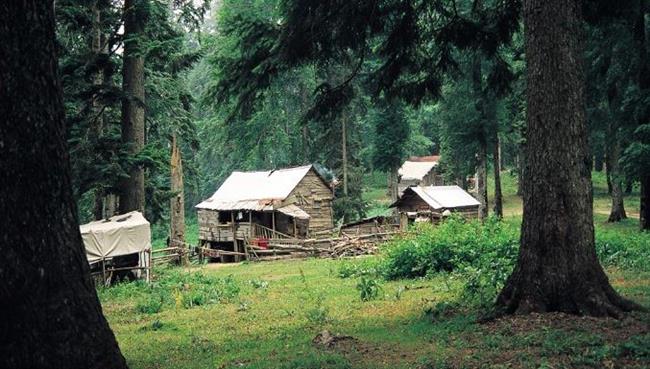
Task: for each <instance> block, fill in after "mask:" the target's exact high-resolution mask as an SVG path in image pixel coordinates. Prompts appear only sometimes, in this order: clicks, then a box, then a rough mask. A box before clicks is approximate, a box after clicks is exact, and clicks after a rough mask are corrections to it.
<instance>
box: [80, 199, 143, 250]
mask: <svg viewBox="0 0 650 369" xmlns="http://www.w3.org/2000/svg"><path fill="white" fill-rule="evenodd" d="M79 230H80V231H81V238H82V239H83V242H84V246H85V247H86V257H87V258H88V261H89V262H94V261H97V260H100V259H102V258H109V257H114V256H121V255H128V254H134V253H138V252H142V251H144V250H148V249H151V229H150V228H149V222H148V221H147V220H146V219H145V218H144V216H143V215H142V213H140V212H137V211H132V212H130V213H127V214H122V215H116V216H114V217H111V218H109V219H105V220H97V221H94V222H90V223H87V224H83V225H81V226H80V227H79Z"/></svg>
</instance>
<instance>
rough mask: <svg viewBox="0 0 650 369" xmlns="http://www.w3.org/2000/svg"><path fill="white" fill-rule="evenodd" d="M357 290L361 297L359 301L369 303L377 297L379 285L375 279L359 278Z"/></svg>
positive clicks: (379, 290) (379, 289)
mask: <svg viewBox="0 0 650 369" xmlns="http://www.w3.org/2000/svg"><path fill="white" fill-rule="evenodd" d="M357 290H358V291H359V293H360V295H361V296H360V297H361V301H370V300H374V299H376V298H377V297H378V296H379V293H380V292H381V285H380V284H379V282H377V280H375V279H370V278H366V277H361V279H360V280H359V283H357Z"/></svg>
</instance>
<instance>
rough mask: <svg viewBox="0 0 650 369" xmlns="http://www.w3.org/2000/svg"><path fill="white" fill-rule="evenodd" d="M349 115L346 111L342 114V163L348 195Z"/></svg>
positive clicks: (344, 190) (344, 187) (345, 188)
mask: <svg viewBox="0 0 650 369" xmlns="http://www.w3.org/2000/svg"><path fill="white" fill-rule="evenodd" d="M347 120H348V116H347V113H346V112H343V114H342V115H341V165H342V166H343V194H344V195H345V196H346V197H347V196H348V134H347V125H348V122H347Z"/></svg>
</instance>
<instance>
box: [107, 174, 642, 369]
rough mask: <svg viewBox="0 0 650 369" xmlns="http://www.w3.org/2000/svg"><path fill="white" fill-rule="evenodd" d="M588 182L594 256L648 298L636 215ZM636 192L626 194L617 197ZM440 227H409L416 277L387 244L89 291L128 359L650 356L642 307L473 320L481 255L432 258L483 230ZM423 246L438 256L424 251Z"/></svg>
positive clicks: (622, 363)
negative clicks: (471, 287) (400, 273)
mask: <svg viewBox="0 0 650 369" xmlns="http://www.w3.org/2000/svg"><path fill="white" fill-rule="evenodd" d="M375 177H376V178H375ZM380 177H381V176H373V178H369V181H370V182H372V183H371V184H372V186H373V187H372V188H373V189H371V190H368V191H366V192H364V197H365V198H366V199H367V200H369V201H370V202H371V204H374V205H373V207H371V209H376V211H381V210H382V209H385V207H386V205H387V199H386V197H385V194H386V192H385V190H384V188H383V183H385V181H384V180H383V179H382V178H380ZM503 182H504V184H503V187H504V195H505V196H504V200H505V204H504V205H505V209H506V219H505V222H504V223H505V224H504V226H503V227H504V229H503V231H499V232H497V234H498V235H499V236H498V237H496V238H494V237H492V238H488V239H487V241H489V242H493V241H494V242H493V245H494V247H495V249H498V248H499V247H500V246H499V245H505V246H506V247H507V246H508V245H510V239H511V238H513V237H514V238H515V239H516V237H517V236H516V233H517V232H518V229H519V225H520V223H521V200H520V199H519V198H518V197H517V196H516V195H515V194H514V192H515V188H516V182H515V178H513V177H511V176H509V175H507V174H504V175H503ZM594 183H595V185H594V194H595V195H594V197H595V205H594V208H595V209H596V211H595V213H596V214H595V223H596V229H597V240H598V248H597V249H598V250H599V256H600V258H601V260H602V261H603V263H604V265H606V267H607V272H608V275H609V277H610V280H611V282H612V284H613V285H614V287H615V288H616V289H617V290H618V291H620V292H621V293H622V294H623V295H625V296H627V297H628V298H631V299H633V300H635V301H637V302H639V303H641V304H643V305H645V306H650V269H648V267H647V265H646V264H647V260H648V259H649V258H648V254H650V252H649V251H648V248H649V247H650V245H649V243H650V242H649V241H648V236H650V235H640V234H639V233H638V231H637V228H636V227H637V221H638V220H637V219H629V220H628V221H625V222H621V223H618V224H609V223H606V217H607V211H608V209H609V208H608V206H609V205H608V204H609V203H608V201H609V199H608V197H607V191H606V183H605V182H604V178H603V177H599V176H598V175H597V174H596V175H594ZM634 196H638V193H633V194H632V195H631V197H630V199H632V200H628V204H630V203H632V201H633V199H634ZM626 200H627V199H626ZM637 201H638V200H637ZM628 209H633V207H632V206H628ZM465 228H467V229H465ZM463 229H464V230H465V231H464V232H466V233H467V234H466V235H465V236H467V235H470V234H472V233H473V232H474V233H475V230H473V228H472V227H471V226H462V227H461V228H459V230H454V229H448V230H446V231H445V232H447V233H446V234H443V235H442V236H444V237H447V238H448V239H449V240H451V241H453V240H454V239H456V238H454V235H455V234H461V233H462V232H460V230H463ZM434 232H435V231H434ZM154 233H155V235H156V239H157V241H156V245H158V246H160V245H162V244H164V238H165V237H164V235H165V234H166V230H160V229H158V230H155V231H154ZM196 234H197V232H196V221H195V220H192V218H190V219H189V224H188V241H189V242H190V243H193V242H196V240H195V237H196ZM161 235H162V236H161ZM440 236H441V235H438V234H435V233H432V234H424V235H422V236H420V238H417V237H416V238H415V240H416V242H420V243H422V245H423V246H422V250H424V251H425V252H424V253H421V254H418V255H416V256H418V257H419V258H420V259H419V261H418V262H420V264H421V265H424V266H426V267H428V268H431V269H432V270H433V271H432V272H424V273H421V274H417V273H416V275H424V276H425V277H420V278H413V279H396V280H386V279H384V278H383V277H386V275H385V270H384V271H382V270H380V268H381V266H382V265H384V266H385V265H386V264H385V262H386V259H385V257H386V256H385V255H389V254H390V252H389V251H386V253H385V254H383V256H373V257H366V258H360V259H348V260H325V259H307V260H292V261H276V262H263V263H241V264H229V265H219V264H212V265H204V266H195V267H192V268H188V269H181V268H175V269H157V270H156V271H155V274H156V275H155V280H156V282H155V283H154V284H152V285H150V286H148V285H146V284H143V283H131V284H122V285H118V286H115V287H111V288H108V289H100V290H99V294H100V299H101V301H102V305H103V308H104V312H105V314H106V316H107V318H108V320H109V323H110V324H111V327H112V328H113V330H114V332H115V334H116V336H117V339H118V341H119V343H120V346H121V348H122V351H123V353H124V355H125V356H126V358H127V361H128V362H129V365H130V366H131V368H165V369H166V368H280V369H298V368H301V369H302V368H306V369H311V368H333V369H344V368H345V369H347V368H350V369H356V368H414V369H433V368H479V367H480V368H647V367H650V314H648V313H635V314H631V315H629V316H627V317H626V318H625V319H623V320H612V319H599V320H594V319H591V318H576V317H567V316H564V315H562V314H547V315H535V316H531V317H525V318H522V317H509V318H505V319H502V320H498V321H494V322H491V323H488V324H478V323H476V317H477V316H478V314H479V313H480V311H481V310H480V307H479V306H480V304H478V305H471V304H470V305H463V304H458V301H459V299H461V298H462V296H463V295H464V293H466V291H467V282H468V280H469V279H468V278H471V277H472V276H479V277H480V276H482V275H484V274H482V273H481V272H480V270H479V269H481V268H477V266H478V267H481V266H482V264H483V263H478V264H477V263H474V262H473V261H471V260H474V259H471V260H470V259H467V260H470V261H468V262H464V263H461V264H458V266H456V265H455V264H454V265H453V267H451V268H450V267H442V268H437V266H438V265H447V263H448V262H454V263H455V262H457V261H458V260H459V258H458V255H465V256H467V255H466V254H467V253H466V252H465V251H471V250H470V249H471V248H472V247H469V246H471V244H474V246H475V247H479V246H481V247H484V245H483V244H485V243H486V242H487V241H486V239H483V238H481V237H482V236H481V235H480V234H478V235H477V237H478V238H476V239H470V238H466V239H465V241H463V245H461V246H462V247H460V249H461V253H460V254H458V253H451V254H449V255H447V254H445V253H444V252H441V251H444V247H442V246H444V245H443V241H444V239H443V238H441V237H440ZM465 236H463V237H465ZM441 240H442V241H441ZM434 241H435V242H434ZM409 242H410V241H409ZM489 242H488V243H489ZM441 245H442V246H441ZM477 245H478V246H477ZM398 246H399V245H398ZM402 246H404V245H402ZM386 247H389V246H386ZM408 248H409V247H408V245H406V246H404V249H408ZM422 250H420V251H422ZM432 250H433V251H432ZM462 250H464V251H462ZM427 252H429V253H430V252H433V253H434V254H435V255H437V256H440V255H443V256H445V255H446V256H445V257H447V256H448V257H449V258H448V259H444V258H442V259H437V260H438V262H437V263H433V262H432V261H430V260H429V259H430V258H429V257H428V256H427ZM507 255H508V254H506V256H507ZM465 256H463V258H465ZM432 260H433V259H432ZM467 260H466V261H467ZM478 260H481V259H478ZM482 260H483V261H485V260H486V259H485V258H483V259H482ZM434 261H435V260H434ZM395 266H403V264H402V263H399V264H395ZM467 268H469V269H468V270H466V269H467ZM471 268H474V270H471ZM434 269H436V270H434ZM437 269H439V270H437ZM398 270H399V269H398ZM440 270H441V271H440ZM472 273H473V274H472ZM407 274H408V273H407ZM393 278H395V277H393ZM479 286H480V285H479ZM325 329H327V330H329V331H331V332H333V333H335V334H342V335H348V336H351V337H352V338H351V339H346V340H341V341H338V342H336V343H335V344H333V345H332V346H331V347H323V346H318V345H315V344H314V343H312V339H313V338H314V337H315V336H316V335H317V334H318V333H319V332H321V331H323V330H325Z"/></svg>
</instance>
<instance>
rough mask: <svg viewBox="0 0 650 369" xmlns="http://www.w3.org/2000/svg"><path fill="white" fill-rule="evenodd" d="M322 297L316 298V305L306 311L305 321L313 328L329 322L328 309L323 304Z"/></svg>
mask: <svg viewBox="0 0 650 369" xmlns="http://www.w3.org/2000/svg"><path fill="white" fill-rule="evenodd" d="M323 302H324V297H323V296H322V295H319V296H318V297H317V298H316V305H315V306H314V307H313V308H311V309H308V310H307V311H306V314H305V315H306V317H307V321H308V322H309V323H310V324H311V325H313V326H322V325H324V324H325V323H327V322H328V321H329V309H328V308H327V306H325V305H324V304H323Z"/></svg>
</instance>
